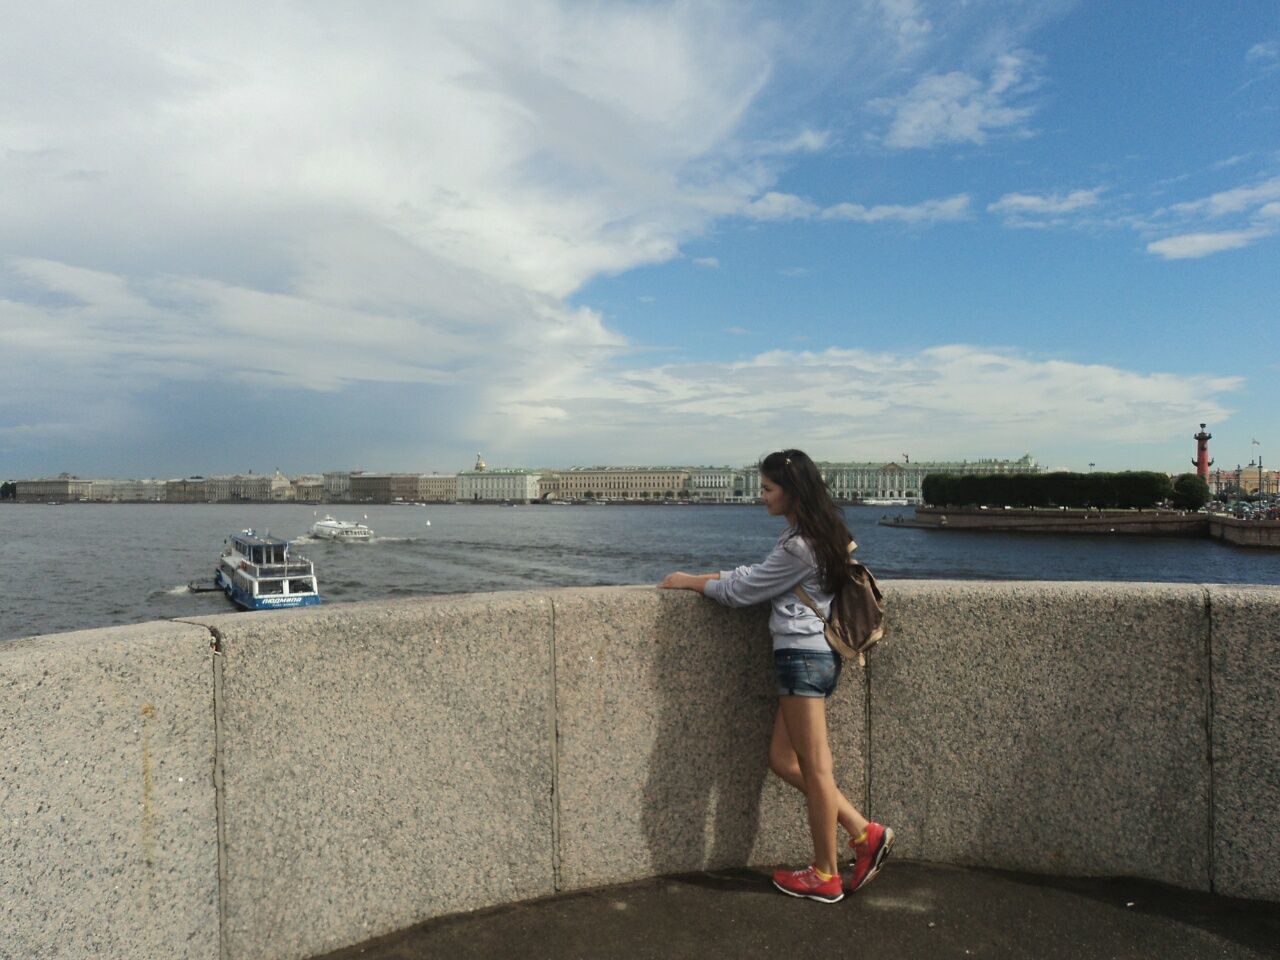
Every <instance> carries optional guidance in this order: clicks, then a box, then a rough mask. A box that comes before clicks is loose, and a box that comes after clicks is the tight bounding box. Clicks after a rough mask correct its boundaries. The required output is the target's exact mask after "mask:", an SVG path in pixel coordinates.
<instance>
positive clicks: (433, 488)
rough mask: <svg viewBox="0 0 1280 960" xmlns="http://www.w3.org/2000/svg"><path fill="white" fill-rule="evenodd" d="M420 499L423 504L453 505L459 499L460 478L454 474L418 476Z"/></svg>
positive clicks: (424, 474)
mask: <svg viewBox="0 0 1280 960" xmlns="http://www.w3.org/2000/svg"><path fill="white" fill-rule="evenodd" d="M418 499H419V500H421V501H422V502H423V503H453V502H454V501H455V500H457V499H458V477H457V475H456V474H452V473H447V474H445V473H422V474H419V475H418Z"/></svg>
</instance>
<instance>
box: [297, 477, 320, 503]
mask: <svg viewBox="0 0 1280 960" xmlns="http://www.w3.org/2000/svg"><path fill="white" fill-rule="evenodd" d="M293 489H294V496H295V498H296V499H298V500H301V501H302V502H303V503H320V502H321V501H322V500H324V477H322V476H321V475H320V474H318V473H304V474H302V475H301V476H298V477H294V478H293Z"/></svg>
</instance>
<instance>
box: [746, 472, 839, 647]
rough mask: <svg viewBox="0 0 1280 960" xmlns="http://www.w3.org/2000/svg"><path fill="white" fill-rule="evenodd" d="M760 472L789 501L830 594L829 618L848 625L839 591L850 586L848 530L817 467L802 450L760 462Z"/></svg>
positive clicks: (800, 531)
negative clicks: (789, 499)
mask: <svg viewBox="0 0 1280 960" xmlns="http://www.w3.org/2000/svg"><path fill="white" fill-rule="evenodd" d="M760 472H761V473H762V474H764V476H766V477H768V478H769V480H771V481H772V482H773V483H775V484H777V485H778V486H779V487H781V488H782V490H783V492H784V493H786V494H787V496H789V497H790V498H791V513H792V514H793V515H794V516H795V518H796V528H797V533H798V534H799V535H800V536H801V537H803V538H804V539H805V541H806V542H807V543H808V544H809V549H810V550H811V551H813V559H814V562H815V563H816V564H817V566H818V575H819V576H820V577H821V578H822V585H823V588H824V589H825V590H826V592H827V593H830V594H832V595H833V596H834V597H835V600H834V601H833V603H832V606H833V608H834V609H832V611H831V612H832V614H834V615H835V619H837V620H839V621H840V622H842V623H849V622H851V618H849V617H846V616H845V614H846V613H847V612H848V611H846V610H845V609H844V607H845V603H846V602H847V601H846V598H845V597H844V596H843V594H844V591H843V590H842V589H841V588H842V587H843V586H844V585H845V584H846V583H849V541H850V540H852V539H853V537H852V536H850V534H849V527H848V525H847V524H846V523H845V522H844V513H843V512H842V511H841V510H840V508H839V507H838V506H836V502H835V501H834V500H832V499H831V491H829V490H828V489H827V484H826V481H825V480H823V479H822V472H821V471H820V470H819V469H818V466H817V464H815V463H814V462H813V461H812V460H810V459H809V455H808V454H806V453H805V452H804V451H803V450H779V451H778V452H777V453H771V454H769V455H768V456H767V457H765V458H764V459H763V460H761V461H760Z"/></svg>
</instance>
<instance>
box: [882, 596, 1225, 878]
mask: <svg viewBox="0 0 1280 960" xmlns="http://www.w3.org/2000/svg"><path fill="white" fill-rule="evenodd" d="M888 621H889V622H888V639H887V641H886V642H885V643H884V644H883V646H882V648H880V649H877V650H876V653H875V656H874V657H873V658H872V659H871V660H870V661H869V667H868V674H869V678H870V689H871V750H870V753H871V763H872V777H871V808H872V809H871V815H872V816H873V817H874V818H878V819H883V820H884V821H885V822H888V823H892V824H894V826H895V829H896V830H897V832H898V836H899V838H900V840H899V843H900V846H899V850H900V852H901V853H902V854H904V855H905V856H908V857H913V858H917V859H921V860H936V861H943V862H950V863H960V864H969V865H983V866H992V867H1004V868H1008V869H1015V870H1032V871H1041V872H1049V873H1056V874H1071V875H1086V876H1089V875H1092V876H1107V875H1111V876H1141V877H1147V878H1150V879H1154V880H1161V881H1164V882H1166V883H1172V884H1177V885H1179V886H1183V887H1189V888H1192V889H1197V890H1207V889H1209V780H1210V770H1209V758H1208V751H1207V749H1206V731H1207V729H1208V702H1209V683H1208V680H1209V669H1208V667H1209V664H1208V646H1207V639H1208V630H1209V620H1208V611H1207V609H1206V606H1205V591H1204V589H1203V588H1201V587H1195V586H1183V585H1166V584H1124V585H1117V584H1104V583H973V582H968V583H966V582H953V583H947V582H940V581H917V582H899V583H896V584H894V585H893V590H892V593H891V594H890V601H889V616H888Z"/></svg>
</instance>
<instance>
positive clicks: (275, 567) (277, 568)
mask: <svg viewBox="0 0 1280 960" xmlns="http://www.w3.org/2000/svg"><path fill="white" fill-rule="evenodd" d="M240 569H241V570H244V571H245V572H246V573H249V574H252V575H253V576H254V577H255V578H257V579H258V580H274V579H277V578H283V577H309V576H311V575H312V572H313V570H314V569H315V568H314V567H313V566H312V564H311V561H310V560H303V561H300V562H297V563H250V562H249V561H248V560H242V561H240Z"/></svg>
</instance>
